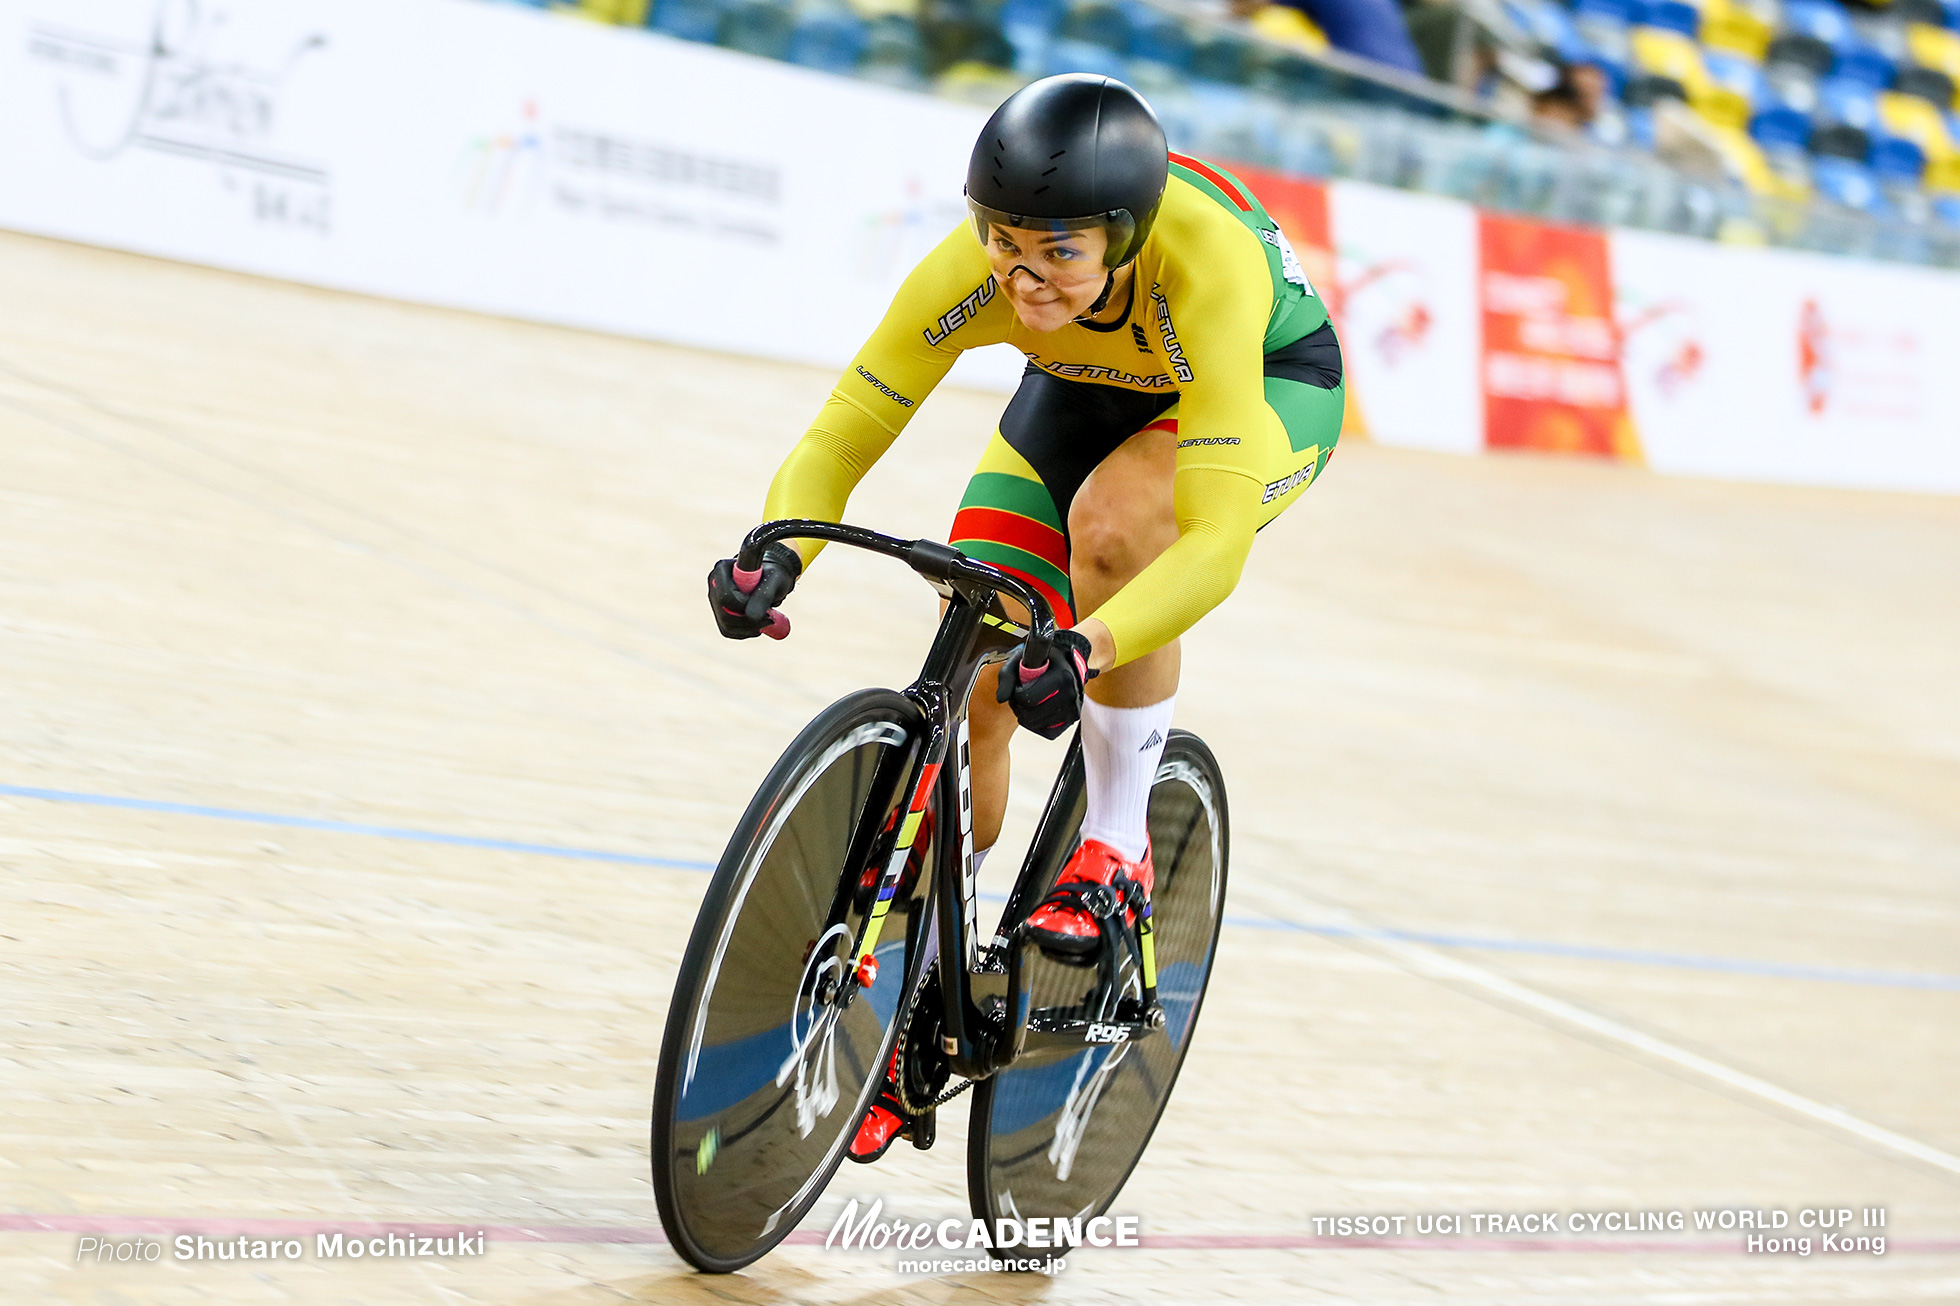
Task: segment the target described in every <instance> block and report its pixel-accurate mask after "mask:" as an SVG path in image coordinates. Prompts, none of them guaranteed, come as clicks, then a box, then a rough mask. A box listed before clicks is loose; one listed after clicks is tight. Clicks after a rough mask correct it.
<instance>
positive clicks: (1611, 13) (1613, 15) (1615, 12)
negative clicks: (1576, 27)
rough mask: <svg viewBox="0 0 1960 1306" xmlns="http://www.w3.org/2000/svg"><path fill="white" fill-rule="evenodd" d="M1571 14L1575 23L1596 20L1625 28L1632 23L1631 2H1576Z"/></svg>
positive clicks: (1594, 0)
mask: <svg viewBox="0 0 1960 1306" xmlns="http://www.w3.org/2000/svg"><path fill="white" fill-rule="evenodd" d="M1572 13H1573V17H1574V19H1575V21H1576V20H1578V19H1586V18H1597V19H1603V20H1605V21H1607V22H1612V23H1618V24H1619V25H1620V26H1621V27H1625V26H1626V25H1627V24H1628V23H1631V22H1632V21H1633V0H1576V3H1574V4H1573V6H1572Z"/></svg>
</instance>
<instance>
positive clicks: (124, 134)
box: [27, 0, 333, 235]
mask: <svg viewBox="0 0 1960 1306" xmlns="http://www.w3.org/2000/svg"><path fill="white" fill-rule="evenodd" d="M46 11H52V12H56V13H59V14H60V15H61V17H60V18H59V19H53V20H42V21H38V22H33V23H30V25H29V27H28V32H27V53H28V56H29V57H30V58H31V59H33V60H35V61H36V62H38V63H40V64H42V65H43V66H45V67H46V68H47V69H48V70H49V71H50V72H51V73H52V77H51V86H50V93H51V94H52V96H53V97H54V101H55V105H56V108H57V112H58V115H59V118H60V122H61V127H62V131H63V134H64V135H65V136H66V137H67V140H68V143H69V144H70V145H71V146H72V147H73V148H74V149H75V150H77V151H78V152H79V153H80V154H82V155H83V156H84V157H85V158H87V159H90V160H92V161H94V162H97V163H102V164H111V165H114V164H119V163H122V162H123V161H125V160H127V159H130V158H131V157H134V156H137V155H147V156H150V157H156V158H163V159H169V160H173V161H175V162H176V164H177V165H178V166H180V167H182V168H183V169H184V170H185V171H186V172H187V173H190V174H193V175H196V176H201V177H202V178H204V179H205V184H207V185H209V186H210V187H211V188H212V189H213V191H214V192H215V193H217V194H220V195H223V196H225V197H227V198H229V199H231V200H232V201H233V202H234V203H236V204H237V206H238V207H239V208H241V209H243V210H244V211H245V212H246V213H247V214H249V216H250V217H251V218H253V219H254V220H256V221H257V222H259V223H262V224H265V225H267V226H274V227H290V228H293V229H296V230H301V231H311V232H315V233H318V234H321V235H325V234H326V233H327V232H328V231H329V230H330V229H331V226H332V220H333V206H332V199H333V196H332V187H333V175H332V170H331V169H330V168H329V166H328V165H327V163H326V162H325V161H324V160H321V159H318V158H314V157H312V156H310V155H308V154H307V153H305V152H304V151H302V150H300V149H299V148H297V147H296V146H294V145H293V144H292V143H291V142H289V141H288V140H287V139H286V133H285V127H286V120H287V117H288V107H289V101H290V99H291V97H292V96H293V95H294V94H295V93H296V91H295V82H296V81H298V80H299V74H300V73H301V72H302V71H303V70H304V68H305V66H306V65H307V64H309V63H311V62H314V61H317V60H318V59H320V58H321V57H322V56H323V53H324V52H325V51H326V50H327V49H328V46H329V42H328V40H327V37H326V36H325V34H324V33H322V32H320V31H318V30H309V29H308V28H306V27H304V26H302V27H299V28H297V29H294V28H293V27H292V26H291V24H290V23H279V22H277V20H276V19H275V20H272V21H268V18H267V15H265V14H264V13H262V12H257V11H254V10H252V9H251V8H249V7H248V8H246V9H245V10H243V11H242V12H240V13H238V14H232V13H230V12H228V11H226V10H221V9H216V8H212V7H209V6H205V5H199V4H196V3H191V2H190V0H158V3H157V4H155V5H154V6H153V7H152V8H150V9H149V10H148V11H147V13H146V16H145V17H144V18H143V20H142V21H141V22H140V23H137V24H131V25H129V26H127V27H106V28H104V27H97V26H94V25H92V24H90V23H89V22H88V21H87V20H86V19H85V18H82V17H78V16H76V15H74V14H73V13H72V12H71V11H68V10H65V9H57V8H55V7H53V6H50V7H49V9H48V10H46ZM46 11H44V12H46ZM282 28H283V29H284V30H279V29H282Z"/></svg>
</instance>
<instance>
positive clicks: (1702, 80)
mask: <svg viewBox="0 0 1960 1306" xmlns="http://www.w3.org/2000/svg"><path fill="white" fill-rule="evenodd" d="M1631 40H1632V44H1633V61H1634V63H1635V64H1637V65H1639V67H1640V69H1641V70H1642V71H1643V72H1650V73H1659V74H1660V75H1661V76H1663V77H1672V78H1673V79H1674V80H1675V81H1677V82H1679V83H1681V85H1682V86H1683V87H1685V88H1687V92H1688V98H1689V99H1690V100H1693V99H1695V98H1696V97H1697V96H1701V95H1706V94H1707V93H1708V88H1709V85H1710V82H1709V79H1708V69H1707V68H1706V67H1705V66H1704V65H1703V64H1702V62H1701V47H1700V46H1698V45H1696V44H1695V43H1694V39H1693V38H1692V37H1687V36H1683V35H1681V33H1679V32H1671V31H1668V30H1667V29H1665V28H1661V27H1636V28H1634V29H1633V32H1632V34H1631Z"/></svg>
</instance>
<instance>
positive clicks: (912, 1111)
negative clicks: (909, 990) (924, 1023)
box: [892, 1012, 974, 1116]
mask: <svg viewBox="0 0 1960 1306" xmlns="http://www.w3.org/2000/svg"><path fill="white" fill-rule="evenodd" d="M911 1032H912V1017H911V1013H909V1012H908V1013H907V1014H906V1018H905V1028H904V1029H901V1030H899V1031H898V1047H897V1049H896V1052H897V1056H898V1059H897V1061H896V1062H895V1063H894V1066H895V1069H896V1073H895V1074H894V1075H893V1076H892V1087H893V1088H895V1089H896V1090H898V1091H897V1092H896V1093H894V1094H893V1096H894V1097H896V1098H897V1099H898V1104H899V1105H900V1106H902V1107H904V1108H905V1111H906V1114H908V1115H913V1116H922V1115H924V1114H925V1113H926V1112H928V1111H937V1110H938V1109H939V1108H940V1107H942V1106H945V1105H946V1104H947V1103H948V1102H950V1101H952V1100H953V1099H954V1098H956V1097H958V1096H959V1095H960V1094H962V1093H964V1092H966V1090H967V1089H969V1088H972V1087H973V1084H974V1081H973V1080H971V1079H962V1080H961V1081H960V1082H959V1083H958V1084H956V1085H954V1086H953V1087H952V1088H949V1089H947V1090H946V1091H944V1092H943V1093H941V1094H939V1096H937V1097H935V1098H933V1099H932V1101H930V1102H927V1103H926V1104H925V1105H924V1106H919V1105H917V1104H915V1103H914V1102H913V1101H912V1099H911V1097H910V1096H909V1095H908V1094H907V1093H906V1091H905V1040H906V1038H907V1036H908V1035H910V1034H911Z"/></svg>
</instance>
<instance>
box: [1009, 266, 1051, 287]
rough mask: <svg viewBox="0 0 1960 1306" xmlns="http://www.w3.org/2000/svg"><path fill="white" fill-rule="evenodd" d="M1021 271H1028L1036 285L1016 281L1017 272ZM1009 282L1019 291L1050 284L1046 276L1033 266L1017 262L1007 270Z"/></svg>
mask: <svg viewBox="0 0 1960 1306" xmlns="http://www.w3.org/2000/svg"><path fill="white" fill-rule="evenodd" d="M1020 272H1025V273H1027V274H1028V276H1029V277H1030V278H1032V279H1033V281H1034V285H1032V286H1027V285H1022V284H1021V283H1020V282H1018V281H1016V280H1015V279H1014V276H1015V274H1016V273H1020ZM1007 284H1008V285H1010V286H1012V287H1013V288H1014V289H1016V290H1019V291H1029V290H1034V289H1036V288H1037V287H1040V286H1045V285H1047V284H1048V282H1047V279H1046V278H1044V277H1042V276H1041V275H1040V274H1039V273H1037V272H1036V271H1035V270H1034V269H1033V268H1031V267H1029V266H1028V265H1027V264H1025V263H1016V264H1015V265H1014V266H1013V267H1011V268H1009V269H1008V270H1007Z"/></svg>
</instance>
